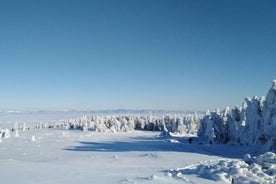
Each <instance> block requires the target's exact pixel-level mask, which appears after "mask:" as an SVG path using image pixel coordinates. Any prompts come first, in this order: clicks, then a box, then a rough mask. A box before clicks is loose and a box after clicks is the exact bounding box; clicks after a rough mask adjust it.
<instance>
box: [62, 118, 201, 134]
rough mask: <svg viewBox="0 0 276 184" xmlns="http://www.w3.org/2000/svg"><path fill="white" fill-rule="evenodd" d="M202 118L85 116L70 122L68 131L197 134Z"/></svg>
mask: <svg viewBox="0 0 276 184" xmlns="http://www.w3.org/2000/svg"><path fill="white" fill-rule="evenodd" d="M199 121H200V116H198V115H197V114H196V113H195V114H193V115H173V116H172V115H167V116H164V117H154V116H152V114H151V113H150V114H149V116H134V115H111V116H83V117H81V118H78V119H71V120H69V121H68V124H67V126H68V127H67V128H68V129H81V130H83V131H87V130H92V131H98V132H127V131H131V130H146V131H166V132H173V133H186V134H187V133H188V134H196V133H197V130H198V127H199Z"/></svg>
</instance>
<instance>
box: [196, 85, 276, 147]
mask: <svg viewBox="0 0 276 184" xmlns="http://www.w3.org/2000/svg"><path fill="white" fill-rule="evenodd" d="M198 136H199V139H200V140H201V142H202V143H209V144H213V143H219V144H225V143H230V144H240V145H247V146H252V147H255V148H258V149H263V150H264V151H267V150H268V151H273V152H276V80H274V81H273V85H272V87H271V89H270V90H269V92H268V94H267V96H266V97H262V98H260V99H259V98H257V97H253V98H246V99H245V103H244V104H243V105H242V107H235V108H234V109H232V110H230V109H229V108H225V109H224V110H223V111H222V112H221V111H219V110H216V111H214V112H211V113H210V112H206V116H205V117H203V118H202V120H201V121H200V128H199V130H198Z"/></svg>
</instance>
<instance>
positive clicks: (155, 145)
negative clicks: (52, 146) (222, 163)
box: [64, 137, 245, 158]
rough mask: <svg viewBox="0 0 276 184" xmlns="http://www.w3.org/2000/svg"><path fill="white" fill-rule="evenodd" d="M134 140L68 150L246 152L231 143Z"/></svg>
mask: <svg viewBox="0 0 276 184" xmlns="http://www.w3.org/2000/svg"><path fill="white" fill-rule="evenodd" d="M130 139H132V140H133V141H131V140H129V141H114V142H85V141H80V142H78V143H79V144H80V145H79V146H72V147H67V148H65V149H64V150H67V151H91V152H135V151H139V152H187V153H195V154H203V155H209V156H219V157H226V158H242V157H243V155H244V154H245V153H244V152H243V151H241V149H239V147H236V146H230V145H200V144H198V143H197V142H195V143H194V144H188V143H183V142H180V143H172V142H170V141H169V140H167V139H165V138H160V137H154V138H147V137H146V138H145V137H134V138H130Z"/></svg>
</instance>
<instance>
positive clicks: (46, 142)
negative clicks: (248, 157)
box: [0, 129, 275, 184]
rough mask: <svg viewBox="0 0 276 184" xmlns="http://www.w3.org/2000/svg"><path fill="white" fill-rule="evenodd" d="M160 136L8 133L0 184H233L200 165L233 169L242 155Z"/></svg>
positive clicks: (0, 149)
mask: <svg viewBox="0 0 276 184" xmlns="http://www.w3.org/2000/svg"><path fill="white" fill-rule="evenodd" d="M159 134H160V133H159V132H150V131H132V132H127V133H97V132H82V131H78V130H65V129H40V130H29V131H20V132H19V137H14V136H15V133H12V135H11V138H7V139H6V138H5V139H2V142H1V143H0V181H1V183H21V184H22V183H28V184H30V183H51V184H52V183H214V182H216V183H225V182H226V183H227V182H228V183H231V179H232V178H231V177H229V178H228V180H227V177H224V178H222V177H221V178H222V179H224V180H221V178H220V177H217V173H216V172H214V173H212V172H211V170H210V172H209V175H208V174H206V173H200V172H199V171H200V169H202V168H203V167H205V170H206V172H207V171H208V168H211V166H203V165H202V164H203V163H216V162H217V163H219V164H222V163H223V162H225V163H229V162H231V164H232V165H233V164H234V165H235V162H236V163H237V164H238V163H240V162H241V160H240V159H242V158H243V156H244V154H245V152H243V151H242V150H241V149H240V148H239V147H233V146H230V145H212V146H210V145H200V144H198V142H197V140H194V141H193V142H192V144H189V143H188V141H187V139H186V138H185V137H182V138H172V137H171V138H170V137H166V136H165V137H164V136H160V135H159ZM237 164H236V165H237ZM274 164H275V163H274ZM205 165H206V164H205ZM224 165H225V164H224ZM196 167H198V169H195V168H196ZM225 167H226V166H225ZM187 168H191V170H189V171H188V170H187ZM214 168H218V167H215V166H214ZM213 170H214V169H213ZM224 170H225V168H224ZM244 176H245V177H247V176H246V175H244ZM225 178H226V179H225Z"/></svg>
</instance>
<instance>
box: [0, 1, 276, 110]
mask: <svg viewBox="0 0 276 184" xmlns="http://www.w3.org/2000/svg"><path fill="white" fill-rule="evenodd" d="M0 23H1V24H0V63H1V65H0V82H1V88H0V110H5V109H6V110H8V109H16V110H42V109H43V110H62V109H91V110H94V109H117V108H132V109H165V110H205V109H214V108H216V107H220V108H222V107H224V106H230V107H232V106H235V105H241V103H242V102H243V99H244V97H246V96H250V97H252V96H254V95H256V96H263V95H266V93H267V91H268V89H269V88H270V86H271V80H272V79H274V78H276V2H275V1H272V0H271V1H270V0H267V1H262V0H259V1H256V0H246V1H245V0H236V1H234V0H209V1H206V0H199V1H195V0H166V1H164V0H116V1H115V0H96V1H94V0H24V1H22V0H0Z"/></svg>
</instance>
